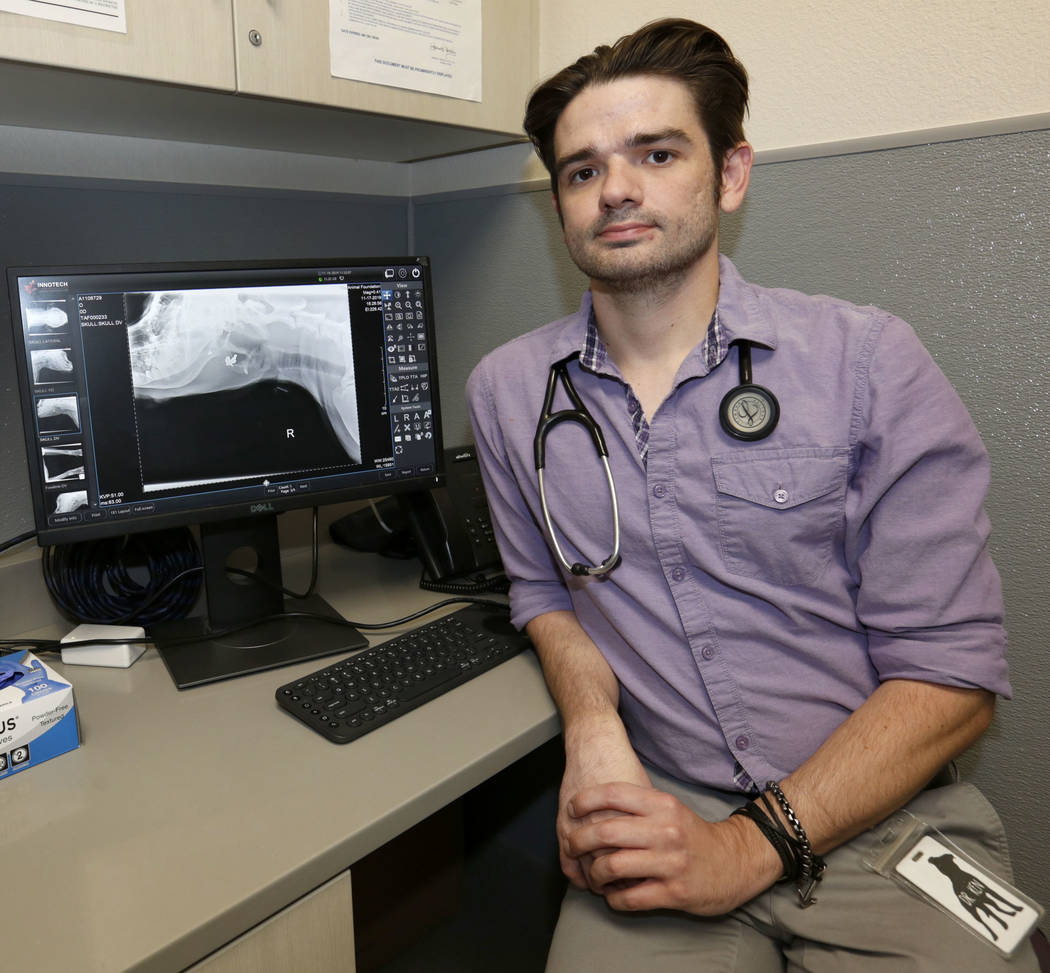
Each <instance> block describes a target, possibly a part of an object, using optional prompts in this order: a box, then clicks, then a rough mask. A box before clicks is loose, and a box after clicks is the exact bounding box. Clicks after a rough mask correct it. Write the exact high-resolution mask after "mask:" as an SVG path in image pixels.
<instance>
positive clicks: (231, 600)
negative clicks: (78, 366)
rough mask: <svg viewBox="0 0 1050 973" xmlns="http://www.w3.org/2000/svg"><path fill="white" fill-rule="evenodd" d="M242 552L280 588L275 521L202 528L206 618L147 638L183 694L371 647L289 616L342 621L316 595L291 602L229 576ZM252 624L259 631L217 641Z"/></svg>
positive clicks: (344, 628)
mask: <svg viewBox="0 0 1050 973" xmlns="http://www.w3.org/2000/svg"><path fill="white" fill-rule="evenodd" d="M244 548H248V549H249V550H250V551H251V552H253V553H254V555H255V558H256V562H257V568H256V573H257V574H260V575H262V576H263V577H265V578H268V579H269V580H270V581H271V582H273V583H274V584H275V585H280V584H281V558H280V545H279V541H278V535H277V517H276V515H273V514H271V515H269V516H265V517H258V518H256V517H251V518H244V519H241V520H227V521H220V522H218V523H214V524H202V525H201V553H202V555H203V558H204V586H205V592H206V598H207V606H208V613H207V616H206V617H193V618H186V619H182V620H180V621H176V622H160V623H157V624H154V625H151V626H150V630H149V635H150V638H151V639H152V640H153V644H154V645H156V647H157V650H158V651H159V652H160V655H161V658H163V659H164V664H165V665H166V666H167V667H168V672H169V673H170V674H171V678H172V679H173V680H174V682H175V685H176V686H178V688H179V689H189V688H191V687H193V686H203V685H205V684H206V683H209V682H218V681H219V680H220V679H230V678H232V677H234V676H246V675H248V674H249V673H253V672H262V671H264V670H266V669H276V668H278V667H280V666H287V665H291V664H292V663H295V662H306V661H308V660H310V659H320V658H323V657H324V656H328V655H335V654H336V653H339V652H350V651H352V650H354V649H363V648H365V647H367V645H368V641H367V639H365V637H364V636H363V635H362V634H361V633H360V632H358V631H357V629H355V628H352V627H350V626H349V625H345V624H335V623H332V622H325V621H322V620H320V619H314V618H302V617H298V616H296V615H293V614H291V613H295V612H309V613H311V614H313V615H322V616H325V617H328V618H334V619H341V617H342V616H340V614H339V613H338V612H337V611H336V610H335V609H334V608H332V607H331V605H329V604H328V603H327V602H326V601H325V600H324V599H323V598H321V597H320V596H319V595H310V596H309V597H307V598H287V597H285V596H284V595H282V594H281V592H280V591H279V590H278V589H277V588H271V587H269V586H267V585H264V584H260V583H259V582H258V581H254V580H252V579H250V578H245V577H243V576H242V575H237V574H231V573H229V572H228V571H227V570H226V567H227V564H228V563H229V559H230V556H231V555H232V554H233V553H234V551H239V550H241V549H244ZM282 615H284V616H288V617H280V616H282ZM270 616H274V617H270ZM264 619H265V620H264ZM250 622H256V624H252V625H251V626H250V627H248V628H245V629H243V630H242V631H237V632H233V633H232V634H230V635H221V634H219V633H220V632H222V631H223V630H225V629H229V628H234V627H236V626H238V625H244V624H246V623H250ZM212 633H215V634H214V635H213V634H212Z"/></svg>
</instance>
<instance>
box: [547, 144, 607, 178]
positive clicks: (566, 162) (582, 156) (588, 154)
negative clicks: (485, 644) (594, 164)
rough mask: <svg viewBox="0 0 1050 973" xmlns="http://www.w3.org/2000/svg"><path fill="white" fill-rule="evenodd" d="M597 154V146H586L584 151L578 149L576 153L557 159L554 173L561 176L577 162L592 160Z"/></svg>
mask: <svg viewBox="0 0 1050 973" xmlns="http://www.w3.org/2000/svg"><path fill="white" fill-rule="evenodd" d="M597 154H598V149H597V148H596V147H595V146H593V145H585V146H584V147H583V148H582V149H577V150H576V151H575V152H571V153H569V155H563V156H562V157H561V158H560V159H555V160H554V171H555V172H556V173H557V174H558V175H559V176H560V175H561V174H562V172H563V171H564V170H565V169H568V168H569V166H574V165H576V163H577V162H583V161H584V160H586V159H592V158H594V156H596V155H597Z"/></svg>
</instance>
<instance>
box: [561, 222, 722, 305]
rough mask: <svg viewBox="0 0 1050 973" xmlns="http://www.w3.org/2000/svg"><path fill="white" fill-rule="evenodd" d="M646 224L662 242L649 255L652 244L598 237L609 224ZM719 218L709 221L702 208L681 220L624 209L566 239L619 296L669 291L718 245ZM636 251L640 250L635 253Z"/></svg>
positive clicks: (574, 255)
mask: <svg viewBox="0 0 1050 973" xmlns="http://www.w3.org/2000/svg"><path fill="white" fill-rule="evenodd" d="M627 217H629V218H631V219H635V220H646V221H648V222H651V223H652V224H653V226H654V229H655V232H656V233H658V234H661V235H662V236H663V239H662V240H661V241H659V245H658V246H657V247H656V248H655V249H653V248H649V249H648V252H645V247H646V245H647V244H648V243H649V241H641V240H639V241H628V242H625V243H621V244H614V245H609V244H602V243H600V242H597V241H598V236H599V234H600V233H601V232H602V230H604V229H605V228H606V227H607V226H610V225H612V224H614V223H617V222H620V221H622V220H624V219H625V218H627ZM717 227H718V224H717V218H710V217H708V216H707V214H705V213H703V212H701V210H700V208H699V207H698V208H697V210H696V211H694V212H692V213H690V214H689V215H688V217H686V218H685V219H682V220H677V221H670V223H668V222H667V221H664V220H660V219H658V218H655V217H653V216H651V215H648V214H646V213H645V212H644V211H633V210H626V211H624V210H620V211H616V212H612V213H609V214H607V215H605V216H603V217H601V218H600V219H599V220H597V221H596V222H595V223H593V224H592V225H591V226H589V227H587V229H585V230H583V231H581V232H576V233H573V234H568V233H567V234H566V235H565V245H566V247H567V248H568V251H569V256H570V258H571V259H572V262H573V263H574V264H576V266H577V267H578V268H579V269H580V270H581V271H582V272H583V273H584V274H586V275H587V277H589V278H590V279H591V280H592V281H595V282H597V283H600V284H602V285H604V287H605V288H606V289H607V290H609V291H612V292H614V293H620V294H632V295H636V294H642V293H647V292H664V291H667V290H668V289H672V288H674V287H675V285H677V284H678V283H679V282H680V281H681V280H683V279H684V278H685V277H686V275H687V274H688V273H689V271H690V270H691V269H692V268H693V267H694V266H695V265H696V264H697V262H698V261H699V260H701V259H702V258H703V257H704V256H705V255H706V254H707V253H709V252H710V250H711V248H712V247H713V246H714V243H715V239H716V237H717ZM631 251H637V252H636V253H631Z"/></svg>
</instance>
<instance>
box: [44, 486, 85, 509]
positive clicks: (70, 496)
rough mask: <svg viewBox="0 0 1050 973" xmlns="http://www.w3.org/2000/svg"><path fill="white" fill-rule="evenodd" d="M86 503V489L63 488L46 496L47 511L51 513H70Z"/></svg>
mask: <svg viewBox="0 0 1050 973" xmlns="http://www.w3.org/2000/svg"><path fill="white" fill-rule="evenodd" d="M87 505H88V495H87V490H64V491H63V492H61V493H52V494H49V496H48V513H51V514H71V513H73V511H74V510H80V509H81V508H82V507H86V506H87Z"/></svg>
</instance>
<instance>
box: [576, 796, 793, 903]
mask: <svg viewBox="0 0 1050 973" xmlns="http://www.w3.org/2000/svg"><path fill="white" fill-rule="evenodd" d="M565 790H566V788H565V787H564V785H563V795H562V802H561V805H562V806H561V808H560V810H559V815H558V843H559V848H560V850H561V861H562V868H563V870H564V871H565V874H566V875H567V876H568V878H569V880H570V881H571V882H572V883H573V884H574V885H575V886H577V887H578V888H581V889H590V890H591V891H592V892H595V893H597V894H599V895H603V896H604V897H605V899H606V901H607V902H608V903H609V905H610V906H611V907H612V908H614V909H619V910H625V911H639V910H647V909H675V910H680V911H685V912H691V913H694V914H696V915H723V914H724V913H726V912H729V911H731V910H732V909H734V908H736V907H737V906H739V905H742V904H743V903H744V902H747V901H749V900H750V899H751V898H753V897H754V896H755V895H757V894H759V893H760V892H762V891H763V890H764V889H766V888H768V887H769V886H770V885H772V884H773V882H775V881H776V879H777V878H778V877H779V874H780V871H779V869H780V862H779V860H777V857H776V853H775V852H774V851H773V849H772V848H771V847H770V846H769V844H768V843H767V842H766V841H765V839H764V838H762V836H761V834H760V833H759V832H758V830H757V828H755V826H754V825H753V824H752V823H751V822H750V821H748V820H747V819H746V818H744V817H743V816H740V815H738V816H735V817H731V818H728V819H727V820H725V821H718V822H711V821H705V820H704V819H703V818H701V817H699V816H698V815H697V814H695V813H693V811H691V810H690V809H689V808H688V807H686V806H685V805H684V804H683V803H682V802H681V801H679V800H678V799H677V798H676V797H674V796H673V795H671V794H668V793H666V792H663V791H659V790H656V789H655V788H653V787H652V786H648V781H646V782H645V783H644V784H641V783H628V782H624V781H619V782H614V783H606V784H598V785H595V786H588V787H584V788H582V789H581V790H579V791H576V792H575V793H573V794H571V795H567V794H566V793H565Z"/></svg>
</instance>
